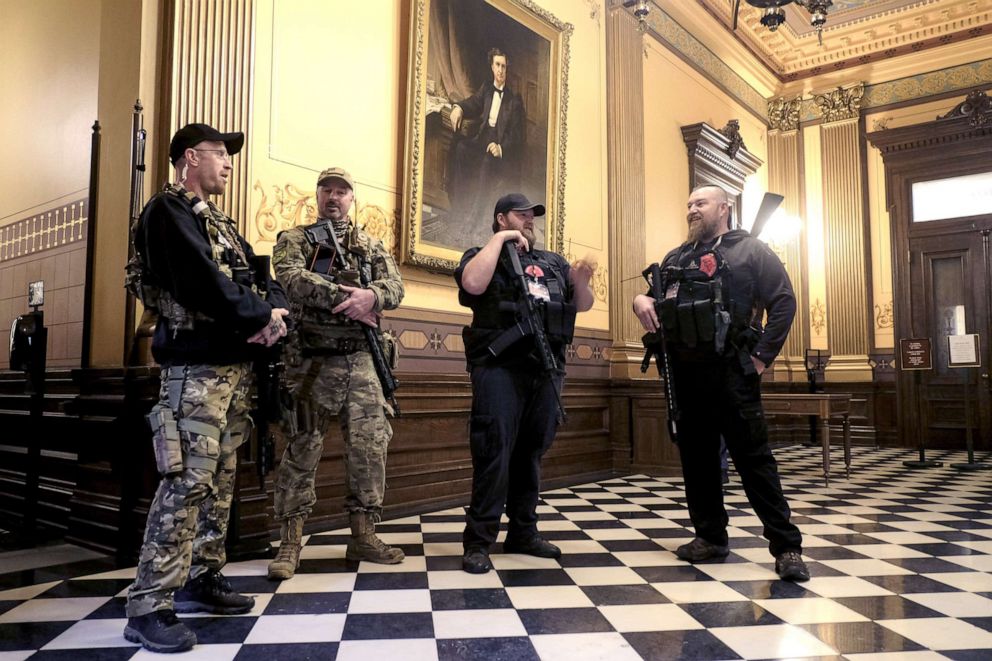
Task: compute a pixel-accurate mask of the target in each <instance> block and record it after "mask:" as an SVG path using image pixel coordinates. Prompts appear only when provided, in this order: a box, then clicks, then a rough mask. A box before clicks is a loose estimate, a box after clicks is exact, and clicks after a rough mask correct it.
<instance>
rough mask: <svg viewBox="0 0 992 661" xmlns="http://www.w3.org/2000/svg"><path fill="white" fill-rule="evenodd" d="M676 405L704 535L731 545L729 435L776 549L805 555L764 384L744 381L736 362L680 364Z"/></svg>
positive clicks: (691, 499)
mask: <svg viewBox="0 0 992 661" xmlns="http://www.w3.org/2000/svg"><path fill="white" fill-rule="evenodd" d="M672 368H673V372H674V382H675V387H676V400H677V402H678V406H679V409H680V411H681V418H680V420H679V427H678V436H679V443H678V445H679V452H680V454H681V456H682V475H683V477H684V478H685V495H686V500H687V502H688V505H689V517H690V518H691V519H692V525H693V526H694V527H695V530H696V535H697V536H698V537H701V538H703V539H705V540H706V541H708V542H710V543H713V544H719V545H721V546H725V545H726V544H727V521H728V518H727V510H726V509H725V508H724V506H723V488H722V485H721V475H720V435H721V434H722V435H723V438H724V440H725V441H726V444H727V450H728V451H729V452H730V456H731V458H732V459H733V460H734V465H735V466H736V467H737V472H738V473H739V474H740V476H741V482H742V483H743V485H744V493H745V494H746V495H747V499H748V502H750V503H751V507H753V508H754V512H755V514H757V515H758V518H759V519H761V523H762V524H763V525H764V535H765V538H766V539H768V550H769V551H771V553H772V555H778V554H779V553H781V552H782V551H785V550H789V549H795V550H797V551H801V550H802V535H801V534H800V532H799V529H798V528H796V526H795V525H794V524H792V523H791V522H790V521H789V514H790V513H789V504H788V502H786V500H785V496H784V495H783V494H782V484H781V482H780V481H779V477H778V465H777V464H776V463H775V457H773V456H772V453H771V450H770V449H769V447H768V426H767V424H766V423H765V418H764V413H763V412H762V409H761V377H759V376H758V375H757V374H744V371H743V369H742V368H741V366H740V364H739V363H737V362H736V360H734V359H731V360H714V361H706V362H698V363H697V362H686V361H680V360H673V361H672Z"/></svg>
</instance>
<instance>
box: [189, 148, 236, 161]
mask: <svg viewBox="0 0 992 661" xmlns="http://www.w3.org/2000/svg"><path fill="white" fill-rule="evenodd" d="M193 151H212V152H214V153H216V154H220V156H219V157H218V158H220V160H222V161H224V160H227V161H229V160H231V155H230V154H228V153H227V152H226V151H225V150H223V149H197V148H196V147H193Z"/></svg>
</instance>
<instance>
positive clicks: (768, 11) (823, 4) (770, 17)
mask: <svg viewBox="0 0 992 661" xmlns="http://www.w3.org/2000/svg"><path fill="white" fill-rule="evenodd" d="M744 1H745V2H747V4H749V5H751V6H752V7H757V8H758V9H762V10H764V11H763V12H762V14H761V19H760V21H761V24H762V25H764V26H765V27H766V28H768V30H769V31H771V32H774V31H775V30H777V29H778V27H779V26H780V25H782V23H785V6H786V5H789V4H792V3H793V2H794V3H796V4H797V5H799V6H800V7H802V8H803V9H805V10H806V11H808V12H809V17H810V18H809V24H810V26H812V27H813V29H815V30H816V39H817V41H818V42H819V43H820V45H821V46H822V45H823V26H824V24H825V23H826V22H827V11H828V10H829V9H830V6H831V5H833V4H834V3H833V0H744ZM740 10H741V0H734V26H733V29H734V30H736V29H737V15H738V14H739V13H740Z"/></svg>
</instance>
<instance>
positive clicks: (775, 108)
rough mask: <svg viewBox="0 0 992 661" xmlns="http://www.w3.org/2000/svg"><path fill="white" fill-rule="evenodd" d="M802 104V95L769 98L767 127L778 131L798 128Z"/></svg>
mask: <svg viewBox="0 0 992 661" xmlns="http://www.w3.org/2000/svg"><path fill="white" fill-rule="evenodd" d="M802 105H803V97H802V96H796V97H795V98H794V99H786V98H778V99H769V101H768V128H769V129H771V130H778V131H794V130H796V129H797V128H799V111H800V110H801V109H802Z"/></svg>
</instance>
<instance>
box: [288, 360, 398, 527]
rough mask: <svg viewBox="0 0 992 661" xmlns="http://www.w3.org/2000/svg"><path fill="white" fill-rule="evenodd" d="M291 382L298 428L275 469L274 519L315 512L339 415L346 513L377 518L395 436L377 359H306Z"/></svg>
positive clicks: (290, 430)
mask: <svg viewBox="0 0 992 661" xmlns="http://www.w3.org/2000/svg"><path fill="white" fill-rule="evenodd" d="M287 376H288V377H289V380H290V388H291V390H292V392H293V395H294V396H295V397H296V398H297V407H296V410H297V417H296V425H295V427H296V428H295V429H293V428H292V427H293V425H289V426H288V427H290V428H287V429H286V431H287V433H286V437H287V444H286V450H285V451H284V452H283V455H282V461H280V462H279V467H278V468H277V469H276V486H275V503H274V509H275V518H276V519H279V520H281V519H287V518H290V517H295V516H306V515H307V514H309V513H310V511H311V510H312V509H313V506H314V504H315V503H316V502H317V494H316V490H315V488H314V481H315V478H316V476H317V465H318V464H319V463H320V458H321V456H322V455H323V453H324V436H325V434H326V433H327V427H328V422H329V419H330V417H331V416H334V415H337V416H338V417H339V420H340V421H341V431H342V434H343V436H344V445H345V448H344V468H345V486H346V494H345V503H344V506H345V510H347V511H348V512H370V513H372V514H373V516H375V517H376V518H378V517H379V515H380V513H381V512H382V501H383V497H384V495H385V491H386V448H387V447H388V446H389V440H390V439H391V438H392V435H393V430H392V428H391V427H390V426H389V421H388V420H387V419H386V411H387V410H388V405H387V404H386V400H385V398H384V397H383V396H382V387H381V386H380V385H379V379H378V377H376V374H375V368H374V367H373V366H372V358H371V357H370V356H369V354H368V353H367V352H365V351H358V352H356V353H352V354H348V355H344V356H320V357H318V358H315V359H314V358H307V359H305V360H304V361H303V362H302V363H301V364H300V365H299V366H298V367H294V368H291V369H290V370H288V371H287Z"/></svg>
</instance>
